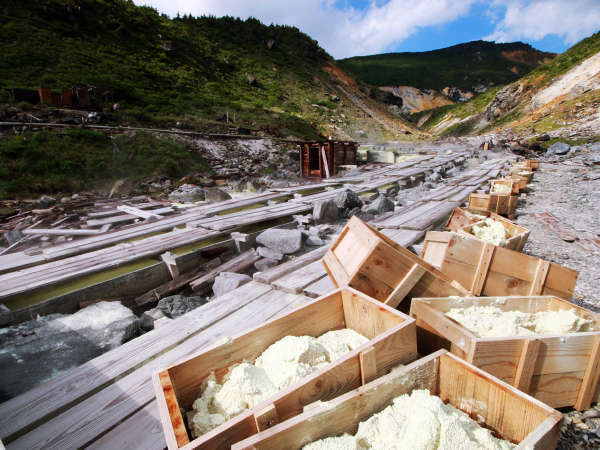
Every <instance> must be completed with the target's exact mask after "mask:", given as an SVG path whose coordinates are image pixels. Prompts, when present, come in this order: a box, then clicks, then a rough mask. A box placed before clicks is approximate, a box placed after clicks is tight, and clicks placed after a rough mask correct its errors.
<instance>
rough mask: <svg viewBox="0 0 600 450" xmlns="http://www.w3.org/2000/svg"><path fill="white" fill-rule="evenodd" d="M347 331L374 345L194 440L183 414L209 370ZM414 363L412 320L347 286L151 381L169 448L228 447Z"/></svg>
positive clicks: (222, 372)
mask: <svg viewBox="0 0 600 450" xmlns="http://www.w3.org/2000/svg"><path fill="white" fill-rule="evenodd" d="M342 328H350V329H353V330H355V331H357V332H358V333H361V334H362V335H364V336H366V337H367V338H369V342H367V343H366V344H364V345H362V346H360V347H358V348H356V349H355V350H353V351H351V352H349V353H347V354H346V355H344V356H343V357H342V358H340V359H338V360H337V361H334V362H332V363H330V364H329V365H327V366H326V367H325V368H323V369H321V370H319V371H317V372H315V373H313V374H312V375H310V376H308V377H306V378H304V379H303V380H302V381H300V382H298V383H295V384H293V385H292V386H290V387H289V388H287V389H285V390H283V391H281V392H279V393H278V394H277V395H275V396H274V397H271V398H270V399H268V400H266V401H265V402H263V403H261V404H259V405H256V406H255V407H254V408H252V409H248V410H246V411H244V412H242V413H241V414H239V415H238V416H236V417H234V418H232V419H231V420H229V421H228V422H226V423H224V424H222V425H220V426H219V427H217V428H215V429H213V430H211V431H209V432H208V433H206V434H204V435H202V436H200V437H198V438H196V439H194V440H193V441H191V442H190V435H189V434H188V431H187V429H186V427H185V425H184V421H183V416H182V414H181V412H180V408H183V409H184V410H186V411H188V410H191V407H192V403H193V402H194V400H195V399H196V398H197V397H199V396H200V394H201V385H202V382H203V381H204V379H205V378H206V377H208V376H209V375H210V373H211V372H214V373H215V375H216V376H217V380H219V381H220V380H222V378H223V377H224V375H225V374H226V373H227V372H228V369H229V368H230V367H231V366H232V365H234V364H236V363H240V362H242V361H254V360H255V359H256V358H257V357H258V356H260V354H261V353H262V352H263V351H264V350H265V349H266V348H267V347H269V346H270V345H271V344H273V343H275V342H276V341H278V340H280V339H282V338H283V337H285V336H289V335H293V336H303V335H310V336H315V337H317V336H320V335H322V334H323V333H326V332H327V331H330V330H337V329H342ZM416 358H417V353H416V326H415V321H414V319H412V318H410V317H408V316H407V315H405V314H402V313H400V312H399V311H396V310H394V309H392V308H390V307H387V306H385V305H382V304H381V303H380V302H377V301H376V300H374V299H371V298H369V297H367V296H365V295H363V294H361V293H360V292H357V291H355V290H353V289H349V288H345V289H341V290H337V291H335V292H333V293H331V294H329V295H327V296H323V297H321V298H319V299H317V300H315V301H314V302H311V303H309V304H307V305H305V306H302V307H300V308H298V309H297V310H295V311H293V312H291V313H289V314H286V315H284V316H281V317H279V318H275V319H273V320H270V321H268V322H266V323H265V324H264V325H261V326H259V327H257V328H254V329H252V330H250V331H247V332H245V333H243V334H239V335H237V336H236V337H234V338H233V339H232V340H230V341H229V342H227V343H224V344H222V345H218V346H216V347H213V348H211V349H208V350H204V351H201V352H199V353H198V354H197V355H195V356H193V357H191V358H189V359H187V360H185V361H182V362H180V363H179V364H176V365H174V366H171V367H169V368H167V369H164V370H161V371H159V372H157V373H155V374H154V375H153V383H154V388H155V392H156V398H157V401H158V405H159V409H160V416H161V422H162V425H163V430H164V433H165V437H166V441H167V445H168V447H169V449H177V448H182V447H184V448H186V449H191V448H202V449H216V448H218V449H221V448H222V449H225V448H230V446H231V445H233V444H234V443H236V442H238V441H240V440H242V439H245V438H247V437H249V436H252V435H253V434H255V433H258V432H259V431H262V430H264V429H266V428H268V427H270V426H272V425H273V424H275V423H278V422H280V421H283V420H286V419H289V418H290V417H293V416H295V415H297V414H300V413H301V412H302V410H303V408H304V406H306V405H307V404H309V403H312V402H315V401H317V400H331V399H332V398H334V397H336V396H338V395H340V394H343V393H345V392H347V391H349V390H352V389H356V388H357V387H359V386H361V385H363V384H365V383H367V382H369V381H371V380H373V379H374V378H376V377H379V376H382V375H384V374H387V373H388V372H389V370H390V369H391V368H393V367H395V366H397V365H398V364H406V363H408V362H411V361H414V360H415V359H416Z"/></svg>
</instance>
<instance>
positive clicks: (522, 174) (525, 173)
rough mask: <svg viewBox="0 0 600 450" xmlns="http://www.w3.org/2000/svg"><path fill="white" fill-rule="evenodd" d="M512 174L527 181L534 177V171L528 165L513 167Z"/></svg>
mask: <svg viewBox="0 0 600 450" xmlns="http://www.w3.org/2000/svg"><path fill="white" fill-rule="evenodd" d="M510 174H511V175H513V176H516V177H519V178H522V179H524V180H526V181H527V183H529V182H530V181H531V179H532V178H533V172H532V171H531V170H530V169H529V168H528V167H511V169H510Z"/></svg>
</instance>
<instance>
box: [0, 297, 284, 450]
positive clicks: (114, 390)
mask: <svg viewBox="0 0 600 450" xmlns="http://www.w3.org/2000/svg"><path fill="white" fill-rule="evenodd" d="M288 301H289V299H288V298H286V296H285V295H283V296H282V295H281V294H278V295H269V296H263V297H259V298H258V299H255V300H253V301H252V302H250V303H248V304H246V305H245V306H244V307H242V308H240V309H238V310H237V311H234V312H233V313H231V314H230V315H229V316H227V317H226V318H224V319H222V320H220V321H218V322H216V323H214V324H213V325H212V326H211V327H210V328H208V329H206V330H205V331H204V332H202V333H198V334H196V335H194V336H193V337H191V338H190V339H188V340H187V341H186V342H185V343H184V344H180V345H178V346H176V347H174V348H173V349H171V350H170V351H168V352H166V353H164V354H162V355H160V356H159V357H158V358H155V359H153V360H151V361H148V362H147V363H146V364H144V365H143V366H141V367H140V368H139V369H137V370H135V371H134V372H132V373H130V374H128V375H126V376H124V377H122V378H120V379H118V380H117V381H116V382H114V383H112V384H110V385H108V386H106V387H105V388H104V389H103V390H101V391H99V392H97V393H95V394H94V395H92V396H90V397H88V398H86V399H85V400H83V401H80V402H79V403H77V404H75V405H73V406H71V407H70V408H69V409H67V410H66V411H64V412H62V413H61V414H59V415H58V416H56V417H53V418H52V419H50V420H48V421H46V422H45V423H43V424H40V425H39V426H37V427H36V429H35V430H33V431H31V432H29V433H27V434H25V435H23V436H21V437H19V438H18V439H16V440H15V441H13V442H12V443H11V444H10V445H11V446H13V447H14V448H48V447H54V448H74V447H77V448H79V447H84V446H85V444H86V443H88V442H90V441H93V440H94V439H95V438H96V437H97V436H99V435H101V434H103V433H104V432H106V431H108V430H110V429H112V427H114V426H115V425H118V424H119V423H120V422H121V421H122V420H124V419H126V418H128V417H129V416H131V414H133V413H134V412H136V411H137V410H139V408H140V405H145V404H146V403H148V402H150V401H151V400H152V399H153V398H154V395H155V394H154V389H153V388H152V384H151V382H150V376H151V374H152V373H153V372H154V371H156V370H157V369H159V368H162V367H165V366H168V365H170V364H173V363H175V362H176V361H180V360H182V359H183V358H187V357H189V356H191V355H193V354H195V353H197V352H198V351H199V350H200V349H202V348H204V347H207V346H210V345H213V343H214V342H215V341H218V340H219V339H222V338H224V337H227V336H229V335H230V334H231V332H232V330H239V329H240V327H242V328H243V327H250V326H254V325H258V324H260V323H263V322H264V321H265V319H268V318H270V317H273V316H274V315H276V314H278V313H279V311H281V310H282V309H283V308H284V307H285V306H287V305H288ZM210 304H212V302H211V303H210ZM194 311H196V310H194ZM56 395H57V394H56V393H54V396H56ZM2 406H4V405H2Z"/></svg>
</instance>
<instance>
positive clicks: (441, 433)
mask: <svg viewBox="0 0 600 450" xmlns="http://www.w3.org/2000/svg"><path fill="white" fill-rule="evenodd" d="M514 447H515V445H514V444H512V443H510V442H508V441H505V440H502V439H498V438H495V437H494V436H492V433H491V432H490V431H489V430H487V429H485V428H482V427H480V426H479V425H478V424H477V422H475V421H474V420H473V419H471V418H470V417H469V416H468V415H467V414H465V413H464V412H462V411H460V410H458V409H456V408H455V407H454V406H452V405H449V404H444V403H443V402H442V400H441V399H440V398H439V397H436V396H433V395H431V394H430V393H429V391H427V390H422V389H418V390H414V391H413V392H412V393H411V394H410V395H407V394H405V395H401V396H399V397H396V398H395V399H394V401H393V403H392V404H391V405H390V406H388V407H387V408H385V409H384V410H383V411H381V412H380V413H377V414H375V415H373V416H371V417H370V418H369V419H367V420H365V421H364V422H361V423H360V424H359V425H358V431H357V432H356V434H355V435H354V436H350V435H348V434H344V435H342V436H339V437H333V438H327V439H322V440H320V441H315V442H313V443H311V444H308V445H305V446H304V447H303V449H302V450H338V449H339V450H350V449H351V450H366V449H381V450H384V449H385V450H393V449H398V450H400V449H411V450H412V449H416V450H420V449H422V450H426V449H427V450H429V449H440V450H454V449H464V450H471V449H473V450H475V449H482V448H485V449H512V448H514Z"/></svg>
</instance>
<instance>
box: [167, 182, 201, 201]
mask: <svg viewBox="0 0 600 450" xmlns="http://www.w3.org/2000/svg"><path fill="white" fill-rule="evenodd" d="M204 198H205V194H204V189H202V188H200V187H198V186H194V185H193V184H182V185H181V186H179V187H178V188H177V189H175V190H174V191H173V192H171V193H170V194H169V200H171V201H172V202H180V203H189V202H198V201H202V200H204Z"/></svg>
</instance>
